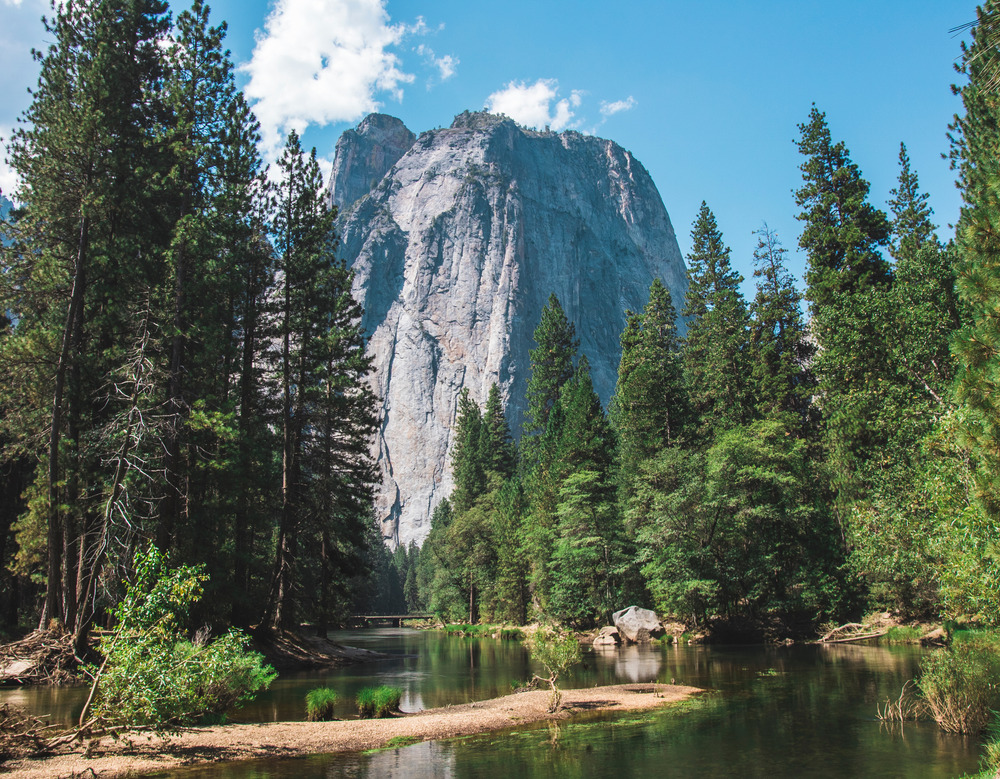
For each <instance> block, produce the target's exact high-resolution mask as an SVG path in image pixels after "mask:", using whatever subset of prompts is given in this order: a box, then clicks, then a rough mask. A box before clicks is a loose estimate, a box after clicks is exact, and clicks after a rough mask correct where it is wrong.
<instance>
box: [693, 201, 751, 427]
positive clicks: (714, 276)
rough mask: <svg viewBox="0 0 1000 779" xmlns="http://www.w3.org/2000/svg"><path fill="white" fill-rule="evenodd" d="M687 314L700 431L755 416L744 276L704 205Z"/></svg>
mask: <svg viewBox="0 0 1000 779" xmlns="http://www.w3.org/2000/svg"><path fill="white" fill-rule="evenodd" d="M691 241H692V247H691V253H690V254H689V255H688V264H689V267H688V271H687V274H688V290H687V295H686V297H685V299H684V316H685V317H687V318H688V331H687V337H686V338H685V340H684V348H683V360H684V373H685V379H686V383H687V388H688V397H689V398H690V401H691V405H692V409H693V412H694V414H695V415H696V417H697V419H698V425H699V428H700V431H701V432H702V433H705V434H711V433H713V432H714V431H716V430H720V429H725V428H727V427H729V426H732V425H735V424H739V423H741V422H743V421H746V420H747V419H749V418H750V416H751V415H752V405H751V404H752V398H751V396H750V392H749V389H750V386H751V385H750V382H748V381H747V376H748V373H749V359H748V354H747V346H748V340H749V325H750V320H749V317H748V314H747V310H746V302H745V301H744V299H743V295H742V294H741V293H740V289H739V285H740V284H741V283H742V281H743V277H742V276H740V274H739V273H737V272H736V271H734V270H733V268H732V265H731V264H730V262H729V247H727V246H726V245H725V244H724V243H723V241H722V233H721V232H720V231H719V228H718V225H717V224H716V221H715V215H714V214H713V213H712V211H711V209H709V207H708V206H707V205H706V204H705V203H704V202H703V203H702V204H701V209H700V210H699V212H698V218H697V219H696V220H695V223H694V227H693V228H692V230H691Z"/></svg>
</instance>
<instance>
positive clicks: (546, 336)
mask: <svg viewBox="0 0 1000 779" xmlns="http://www.w3.org/2000/svg"><path fill="white" fill-rule="evenodd" d="M534 338H535V343H536V344H537V346H536V347H535V348H534V349H532V350H531V352H530V357H531V378H530V379H529V380H528V395H527V401H528V411H527V420H526V422H525V425H524V434H525V435H527V436H534V437H537V436H540V435H542V434H544V432H545V431H546V429H547V426H548V421H549V414H550V413H551V411H552V408H553V407H554V406H556V405H557V404H558V402H559V393H560V391H561V389H562V386H563V384H565V383H566V382H567V381H569V379H570V377H571V376H572V375H573V359H574V357H576V350H577V347H579V345H580V342H579V341H578V340H577V337H576V328H575V327H574V326H573V323H572V322H570V321H569V320H568V319H567V318H566V313H565V312H564V311H563V308H562V305H561V304H560V303H559V298H557V297H556V296H555V293H553V294H551V295H549V300H548V303H546V305H545V307H544V308H543V309H542V315H541V320H540V321H539V323H538V327H536V328H535V333H534Z"/></svg>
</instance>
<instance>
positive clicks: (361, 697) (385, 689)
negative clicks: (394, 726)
mask: <svg viewBox="0 0 1000 779" xmlns="http://www.w3.org/2000/svg"><path fill="white" fill-rule="evenodd" d="M402 697H403V691H402V690H401V689H399V688H398V687H389V686H387V685H385V684H383V685H381V686H379V687H363V688H362V689H361V690H359V691H358V695H357V697H356V698H355V701H356V702H357V704H358V713H359V714H360V715H361V716H362V717H364V718H367V719H370V718H376V719H377V718H381V717H389V716H391V715H392V714H393V712H396V711H398V710H399V701H400V699H401V698H402Z"/></svg>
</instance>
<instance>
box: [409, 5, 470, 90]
mask: <svg viewBox="0 0 1000 779" xmlns="http://www.w3.org/2000/svg"><path fill="white" fill-rule="evenodd" d="M420 21H421V22H423V19H421V20H420ZM415 51H416V52H417V54H419V55H420V56H421V57H423V58H424V60H425V61H426V62H427V63H428V64H429V65H432V66H434V67H435V68H437V69H438V74H439V75H440V77H441V80H442V81H447V80H448V79H450V78H451V77H452V76H454V75H455V71H456V70H457V68H458V66H459V65H460V64H461V60H459V59H458V57H453V56H451V55H450V54H445V55H444V56H443V57H438V56H437V55H436V54H435V53H434V49H432V48H431V47H430V46H427V45H425V44H423V43H421V44H420V45H419V46H417V48H416V49H415ZM429 88H430V85H429V84H428V89H429Z"/></svg>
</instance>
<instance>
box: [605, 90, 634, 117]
mask: <svg viewBox="0 0 1000 779" xmlns="http://www.w3.org/2000/svg"><path fill="white" fill-rule="evenodd" d="M633 108H635V98H634V97H632V96H631V95H629V96H628V98H627V99H625V100H615V101H614V102H613V103H609V102H608V101H607V100H602V101H601V115H602V116H614V115H615V114H617V113H620V112H622V111H631V110H632V109H633Z"/></svg>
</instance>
